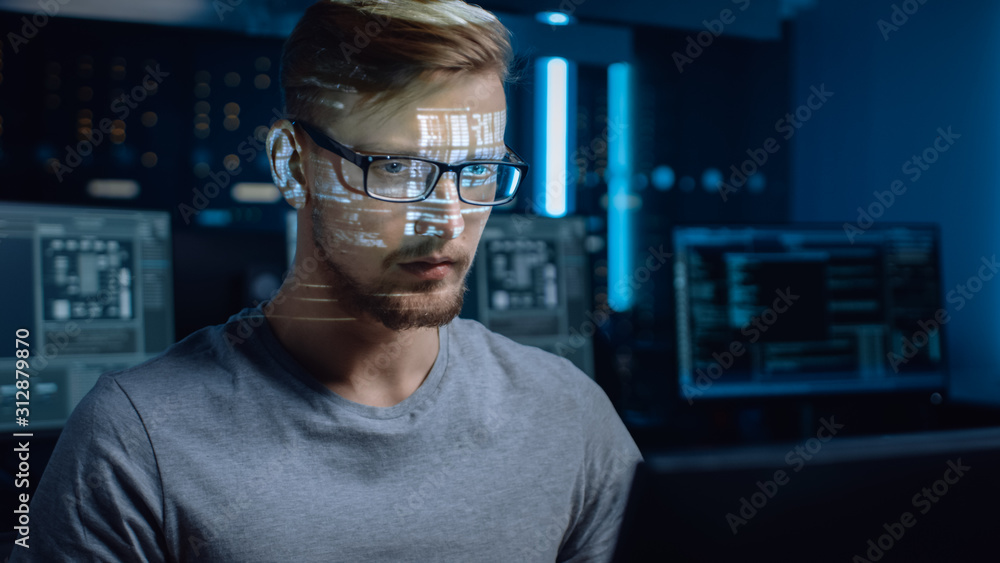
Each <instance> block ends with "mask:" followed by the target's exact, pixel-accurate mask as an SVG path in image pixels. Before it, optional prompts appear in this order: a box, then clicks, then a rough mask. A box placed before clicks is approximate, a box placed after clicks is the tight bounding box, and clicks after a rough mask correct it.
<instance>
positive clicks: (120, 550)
mask: <svg viewBox="0 0 1000 563" xmlns="http://www.w3.org/2000/svg"><path fill="white" fill-rule="evenodd" d="M30 514H31V520H30V522H31V527H30V535H29V539H28V548H27V549H25V548H24V547H22V546H15V547H14V552H13V556H12V558H11V562H12V563H24V562H34V561H38V562H43V561H44V562H45V563H54V562H62V561H73V562H80V561H102V562H104V561H107V562H121V561H149V562H153V563H155V562H160V561H165V549H164V541H163V533H162V530H163V495H162V489H161V485H160V479H159V474H158V471H157V466H156V460H155V458H154V456H153V449H152V446H151V444H150V442H149V438H148V436H147V434H146V431H145V427H144V426H143V423H142V420H141V419H140V417H139V415H138V413H137V412H136V410H135V408H134V407H133V405H132V403H131V401H130V400H129V399H128V397H127V396H126V394H125V392H124V391H123V390H122V389H121V387H119V385H118V383H117V382H116V381H115V380H114V379H113V378H111V377H109V376H103V377H101V378H100V379H99V380H98V382H97V384H96V385H95V386H94V388H93V389H92V390H91V391H90V392H89V393H88V394H87V395H86V396H85V397H84V398H83V400H82V401H81V402H80V404H79V405H78V406H77V407H76V409H74V411H73V414H72V415H71V416H70V418H69V420H68V421H67V423H66V426H65V428H64V430H63V432H62V435H61V436H60V437H59V441H58V442H57V444H56V447H55V450H54V451H53V454H52V457H51V459H50V460H49V464H48V466H47V467H46V469H45V472H44V474H43V475H42V478H41V480H40V481H39V483H38V489H37V491H36V493H35V495H34V496H33V497H32V498H31V499H30Z"/></svg>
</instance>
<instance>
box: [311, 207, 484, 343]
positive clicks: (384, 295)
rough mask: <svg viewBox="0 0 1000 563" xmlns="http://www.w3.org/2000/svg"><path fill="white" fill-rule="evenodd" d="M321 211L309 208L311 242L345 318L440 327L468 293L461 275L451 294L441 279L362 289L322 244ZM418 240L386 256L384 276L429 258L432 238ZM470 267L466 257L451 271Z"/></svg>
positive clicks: (397, 326)
mask: <svg viewBox="0 0 1000 563" xmlns="http://www.w3.org/2000/svg"><path fill="white" fill-rule="evenodd" d="M320 207H321V206H319V205H317V206H314V207H313V210H312V224H313V243H314V244H315V246H316V248H317V249H318V250H320V253H319V254H320V256H321V259H320V263H321V264H322V265H323V266H324V267H325V268H326V269H327V271H328V272H330V273H331V274H333V276H332V279H331V280H330V285H331V288H332V290H333V292H334V293H335V294H336V297H337V302H338V303H339V304H340V305H341V307H342V308H343V309H344V311H345V312H346V313H348V314H350V315H351V316H353V317H355V318H358V319H362V318H365V319H372V320H376V321H378V322H380V323H382V324H383V325H384V326H385V327H386V328H388V329H390V330H394V331H402V330H409V329H414V328H436V327H441V326H444V325H446V324H448V323H450V322H451V321H452V319H454V318H455V317H457V316H458V314H459V313H460V312H461V311H462V304H463V303H464V302H465V293H466V292H467V291H468V290H469V288H468V286H467V285H466V283H465V276H464V275H463V277H462V282H461V284H459V285H458V286H457V287H455V288H454V289H452V288H449V287H448V285H447V284H446V283H445V282H444V281H443V280H442V281H437V280H432V281H426V280H423V281H419V282H417V283H414V284H408V285H407V286H406V287H400V285H399V284H398V283H393V282H390V281H388V280H385V279H380V280H379V281H377V282H375V283H369V284H365V283H362V282H361V281H360V280H358V279H357V278H356V277H354V276H352V275H351V274H350V273H348V272H347V270H346V269H345V268H344V267H342V266H341V265H340V264H338V263H337V262H336V261H334V258H333V256H334V254H333V253H332V252H330V250H329V245H327V244H325V242H324V234H325V233H328V232H329V231H328V230H327V229H326V228H325V220H324V218H323V213H322V210H321V209H320ZM423 238H424V239H425V240H424V241H422V242H421V244H419V245H417V246H416V247H414V248H411V249H407V250H397V251H395V252H392V253H390V254H389V255H388V256H386V258H385V260H383V261H382V269H383V271H384V270H387V269H389V268H390V267H391V266H392V265H393V264H394V263H395V262H396V261H397V260H399V259H403V258H419V257H422V256H426V255H428V254H433V253H434V251H435V250H437V248H438V246H439V244H438V243H437V241H436V240H435V237H423ZM470 262H471V260H470V259H469V258H466V257H460V258H457V261H456V262H455V264H454V265H453V266H452V267H453V268H455V270H456V271H465V272H466V273H467V272H468V266H469V264H470Z"/></svg>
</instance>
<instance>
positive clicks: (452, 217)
mask: <svg viewBox="0 0 1000 563" xmlns="http://www.w3.org/2000/svg"><path fill="white" fill-rule="evenodd" d="M456 180H457V175H456V174H455V173H454V172H446V173H444V174H442V175H441V177H440V178H438V182H437V185H435V186H434V191H432V192H431V195H430V197H428V198H427V199H425V200H424V201H421V202H418V203H415V204H413V206H414V213H416V217H415V218H414V221H413V232H414V233H415V234H418V235H426V236H436V237H441V238H445V239H453V238H457V237H458V236H459V235H461V234H462V231H463V230H465V220H464V219H463V218H462V200H460V199H459V198H458V186H457V185H456Z"/></svg>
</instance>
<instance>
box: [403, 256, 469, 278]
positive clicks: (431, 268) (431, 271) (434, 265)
mask: <svg viewBox="0 0 1000 563" xmlns="http://www.w3.org/2000/svg"><path fill="white" fill-rule="evenodd" d="M454 265H455V263H454V262H452V261H450V260H439V261H434V262H431V261H430V259H427V260H420V261H416V262H407V263H405V264H400V265H399V267H400V268H401V269H402V270H403V271H404V272H408V273H410V274H412V275H414V276H416V277H418V278H420V279H422V280H443V279H444V278H445V277H447V276H448V274H450V273H451V271H452V270H453V269H454Z"/></svg>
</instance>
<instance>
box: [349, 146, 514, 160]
mask: <svg viewBox="0 0 1000 563" xmlns="http://www.w3.org/2000/svg"><path fill="white" fill-rule="evenodd" d="M351 150H353V151H354V152H356V153H371V154H373V155H390V156H397V155H398V156H412V157H414V158H427V157H424V156H421V155H420V154H419V152H420V150H419V149H413V148H412V147H410V148H407V147H403V146H393V145H391V144H390V145H388V146H386V145H382V146H379V147H372V146H370V145H366V144H361V145H357V146H356V147H353V148H351ZM441 150H445V151H449V152H450V151H453V150H463V148H445V149H441ZM465 150H468V149H465ZM473 152H475V151H474V150H473ZM507 152H508V151H507V147H506V145H504V146H502V147H497V148H496V150H493V151H491V152H489V153H486V154H484V155H483V156H481V157H478V158H472V159H470V160H472V161H475V160H500V159H502V158H503V157H505V156H507ZM463 162H464V161H463Z"/></svg>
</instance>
